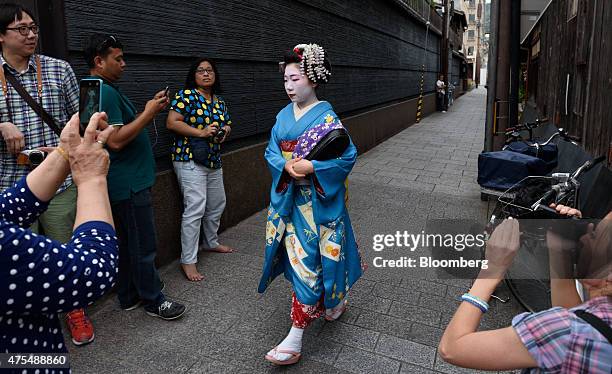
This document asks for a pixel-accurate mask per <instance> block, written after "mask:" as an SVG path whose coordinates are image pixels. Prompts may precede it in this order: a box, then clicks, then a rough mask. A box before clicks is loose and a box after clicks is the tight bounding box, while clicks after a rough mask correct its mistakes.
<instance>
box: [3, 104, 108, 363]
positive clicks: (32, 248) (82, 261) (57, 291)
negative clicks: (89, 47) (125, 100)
mask: <svg viewBox="0 0 612 374" xmlns="http://www.w3.org/2000/svg"><path fill="white" fill-rule="evenodd" d="M96 129H105V130H104V131H101V132H99V133H98V134H96ZM112 131H113V128H112V127H110V126H108V125H107V124H106V115H105V114H95V115H94V116H93V117H92V119H91V121H90V123H89V126H88V127H87V130H86V133H85V136H84V138H82V139H81V137H80V136H79V119H78V116H77V115H75V116H73V117H72V119H71V120H70V122H69V123H68V124H67V125H66V126H65V127H64V130H63V131H62V134H61V136H60V144H59V146H58V148H56V149H48V151H50V153H49V155H48V157H47V158H46V159H45V161H44V162H43V163H42V164H41V165H40V166H38V167H37V168H36V169H34V171H32V172H31V173H30V174H29V175H28V176H27V177H26V178H23V179H21V180H20V181H19V182H17V184H16V185H15V186H14V187H12V188H9V189H6V190H5V191H3V192H2V193H1V194H0V279H1V281H0V352H1V353H13V352H14V353H34V352H66V347H65V345H64V339H63V336H62V333H61V328H60V322H59V320H58V318H57V313H61V312H66V311H70V310H73V309H75V308H81V307H83V306H85V305H89V304H91V303H93V302H94V301H95V300H96V299H98V298H99V297H100V296H102V295H103V294H104V293H106V292H107V291H108V290H110V289H111V287H112V286H113V284H114V283H115V278H116V274H117V240H116V238H115V229H114V227H113V220H112V215H111V209H110V204H109V200H108V194H107V187H106V174H107V172H108V165H109V158H108V153H107V152H106V151H105V150H104V149H103V144H104V143H105V142H106V139H108V136H109V135H110V134H111V132H112ZM70 172H72V177H73V179H74V182H75V184H76V185H77V188H78V200H77V215H76V221H75V224H74V233H73V236H72V239H71V241H69V242H68V243H65V244H63V243H59V242H57V241H54V240H51V239H47V238H45V237H44V236H41V235H36V234H34V233H32V231H30V230H29V229H28V227H29V226H30V224H32V222H34V221H35V220H36V219H37V218H38V216H39V215H40V214H41V213H43V212H44V211H45V210H46V208H47V206H48V204H49V200H51V199H52V198H53V196H54V195H55V191H56V190H57V189H58V188H59V186H60V185H61V183H62V182H63V181H64V179H65V178H66V176H67V175H68V173H70ZM56 372H57V371H56ZM59 372H61V370H60V371H59Z"/></svg>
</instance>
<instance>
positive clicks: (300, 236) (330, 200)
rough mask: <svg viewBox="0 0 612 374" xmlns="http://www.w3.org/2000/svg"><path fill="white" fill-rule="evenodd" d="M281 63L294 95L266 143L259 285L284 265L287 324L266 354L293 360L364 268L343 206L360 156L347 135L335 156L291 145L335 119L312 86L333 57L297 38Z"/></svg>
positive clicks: (338, 309) (333, 315)
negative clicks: (267, 179)
mask: <svg viewBox="0 0 612 374" xmlns="http://www.w3.org/2000/svg"><path fill="white" fill-rule="evenodd" d="M280 66H281V68H282V70H283V72H284V74H283V77H284V82H285V92H286V93H287V96H289V98H290V99H291V103H290V104H289V105H287V106H286V107H285V108H283V110H281V111H280V112H279V113H278V115H277V116H276V124H275V125H274V127H273V128H272V134H271V137H270V142H269V143H268V148H267V149H266V155H265V156H266V161H267V162H268V167H269V168H270V171H271V172H272V191H271V193H270V195H271V203H270V207H269V209H268V219H267V225H266V250H265V262H264V267H263V274H262V277H261V281H260V282H259V292H264V291H265V290H266V288H267V287H268V285H269V284H270V283H271V282H272V281H273V280H274V278H276V277H277V276H278V275H279V274H281V273H284V274H285V277H286V278H287V279H288V280H289V281H290V282H291V284H292V285H293V302H292V305H291V321H292V326H291V330H290V331H289V334H287V336H286V337H285V339H284V340H283V341H282V342H280V343H279V344H278V345H277V346H276V347H274V348H272V350H270V351H269V352H268V353H267V354H266V356H265V358H266V360H268V361H269V362H272V363H274V364H276V365H291V364H295V363H296V362H298V361H299V360H300V357H301V350H302V337H303V333H304V329H305V328H306V327H308V325H309V323H310V322H312V321H314V320H315V319H316V318H319V317H321V316H323V315H325V319H326V320H328V321H333V320H336V319H337V318H339V317H340V315H341V314H342V312H343V311H344V308H345V305H346V300H345V299H346V294H347V293H348V292H349V289H350V288H351V286H352V285H353V283H355V281H357V279H359V277H360V276H361V259H360V256H359V253H358V251H357V243H356V242H355V236H354V234H353V229H352V227H351V221H350V219H349V216H348V212H347V210H346V180H347V177H348V175H349V173H350V172H351V169H352V168H353V165H355V160H356V157H357V151H356V149H355V146H354V145H353V143H352V141H349V144H348V147H347V148H346V149H345V150H344V152H343V154H342V155H340V157H335V158H332V159H329V160H325V161H316V160H312V161H310V160H307V159H305V158H301V157H295V154H302V155H303V154H308V153H294V151H295V149H296V145H297V144H298V138H299V137H300V136H301V135H303V134H304V133H305V132H307V131H308V130H309V129H312V128H313V127H315V126H318V125H321V129H329V128H332V127H334V125H338V124H339V123H340V120H339V119H338V116H337V115H336V113H334V111H333V109H332V107H331V105H330V104H329V103H328V102H326V101H319V100H318V99H317V95H316V92H315V89H316V88H317V87H318V86H319V85H320V84H324V83H327V82H328V80H329V78H330V76H331V64H330V63H329V60H328V59H327V57H326V54H325V50H324V49H323V48H322V47H320V46H319V45H317V44H299V45H297V46H296V47H295V48H294V49H293V50H292V51H291V52H289V53H287V54H286V55H285V58H284V61H283V62H281V63H280ZM317 130H318V128H317V129H316V130H313V132H315V131H317ZM304 136H307V135H304ZM308 136H309V138H308V139H301V140H302V141H303V142H301V143H300V144H301V145H300V148H299V151H300V152H301V151H304V150H306V149H308V147H307V146H305V144H312V145H314V143H315V142H316V139H317V137H316V135H313V134H309V135H308ZM341 150H342V148H339V151H341ZM333 154H334V155H335V156H337V154H335V153H333ZM330 155H331V154H330Z"/></svg>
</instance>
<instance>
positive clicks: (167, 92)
mask: <svg viewBox="0 0 612 374" xmlns="http://www.w3.org/2000/svg"><path fill="white" fill-rule="evenodd" d="M169 95H170V86H166V88H165V89H164V96H166V97H167V98H170V96H169Z"/></svg>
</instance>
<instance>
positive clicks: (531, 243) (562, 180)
mask: <svg viewBox="0 0 612 374" xmlns="http://www.w3.org/2000/svg"><path fill="white" fill-rule="evenodd" d="M603 160H605V157H604V156H602V157H598V158H596V159H594V160H589V161H587V162H585V163H584V164H583V165H581V166H580V167H578V168H577V169H576V170H575V171H574V172H572V173H554V174H553V175H552V176H550V177H527V178H525V179H524V180H522V181H521V183H517V187H516V188H514V187H512V188H510V189H508V190H507V191H506V192H505V193H504V194H502V196H500V197H499V199H498V201H499V202H498V204H497V206H496V207H495V210H494V212H493V214H492V215H491V219H490V220H489V223H488V225H487V233H491V232H492V231H493V229H494V226H495V225H496V223H497V222H499V221H500V220H503V219H505V218H509V217H513V218H522V219H525V218H529V219H550V218H565V217H561V216H559V215H558V214H557V212H556V211H555V210H554V209H552V208H550V207H549V205H550V204H551V203H555V204H563V205H566V206H569V207H573V208H577V207H579V206H580V181H579V177H581V176H582V175H583V174H584V173H586V172H588V171H589V170H591V169H592V168H593V167H594V166H596V165H597V164H599V163H601V162H602V161H603ZM531 196H538V197H536V198H535V199H532V198H531ZM547 230H548V227H535V228H534V229H533V230H525V231H523V234H522V236H521V249H520V250H519V252H518V253H517V255H516V257H515V259H514V262H513V263H512V266H511V267H510V268H509V269H508V271H507V272H506V278H505V283H506V285H507V286H508V289H509V290H510V292H511V293H512V295H513V296H514V297H515V298H516V299H517V301H518V302H519V304H520V305H521V306H522V307H523V308H525V309H526V310H528V311H530V312H537V311H541V310H545V309H549V308H550V307H551V299H550V275H549V259H548V250H547V248H546V246H545V243H546V231H547Z"/></svg>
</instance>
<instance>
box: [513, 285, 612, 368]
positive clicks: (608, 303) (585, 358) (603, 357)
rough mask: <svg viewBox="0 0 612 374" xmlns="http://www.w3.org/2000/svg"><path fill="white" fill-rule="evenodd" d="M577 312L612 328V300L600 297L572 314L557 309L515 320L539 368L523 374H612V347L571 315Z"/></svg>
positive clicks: (592, 328) (521, 336)
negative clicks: (585, 313)
mask: <svg viewBox="0 0 612 374" xmlns="http://www.w3.org/2000/svg"><path fill="white" fill-rule="evenodd" d="M578 309H582V310H586V311H587V312H589V313H591V314H594V315H596V316H597V317H599V318H601V319H602V320H604V321H605V322H606V323H608V324H609V325H612V296H602V297H597V298H594V299H591V300H589V301H588V302H586V303H584V304H581V305H579V306H577V307H575V308H572V309H570V310H567V309H564V308H559V307H556V308H552V309H548V310H545V311H543V312H539V313H522V314H519V315H518V316H516V317H514V318H513V319H512V326H513V327H514V329H515V331H516V332H517V334H518V336H519V337H520V339H521V341H522V342H523V344H524V345H525V347H526V348H527V350H528V351H529V353H530V354H531V356H532V357H533V358H534V360H535V361H536V362H537V363H538V366H539V368H531V369H526V370H524V371H523V372H524V373H593V374H597V373H602V374H603V373H605V374H610V373H612V344H610V343H608V341H607V340H606V338H605V337H604V336H603V335H602V334H600V333H599V332H598V331H597V330H595V328H594V327H592V326H591V325H589V324H588V323H587V322H585V321H584V320H583V319H581V318H579V317H578V316H576V314H574V313H573V312H572V311H573V310H578Z"/></svg>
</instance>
